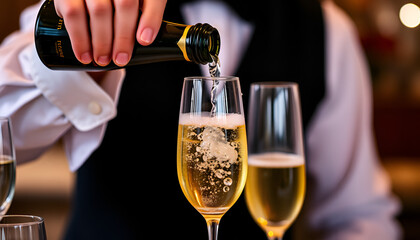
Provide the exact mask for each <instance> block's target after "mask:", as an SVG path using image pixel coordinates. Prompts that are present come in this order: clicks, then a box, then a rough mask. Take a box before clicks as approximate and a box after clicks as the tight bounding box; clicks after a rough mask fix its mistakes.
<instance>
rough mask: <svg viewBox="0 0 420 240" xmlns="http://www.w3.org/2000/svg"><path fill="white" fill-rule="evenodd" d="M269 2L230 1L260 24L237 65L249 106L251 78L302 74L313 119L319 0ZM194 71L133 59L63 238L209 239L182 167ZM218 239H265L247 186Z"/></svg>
mask: <svg viewBox="0 0 420 240" xmlns="http://www.w3.org/2000/svg"><path fill="white" fill-rule="evenodd" d="M175 2H176V3H175ZM269 2H270V4H274V5H276V6H274V5H273V6H270V5H264V6H260V5H262V4H260V5H259V7H258V8H255V9H254V11H250V10H249V9H246V8H243V7H241V6H240V4H238V3H242V4H243V1H237V0H232V1H230V2H229V4H231V6H232V7H233V8H234V9H237V11H238V13H239V14H240V15H241V16H243V17H245V18H247V19H248V20H250V21H253V22H254V24H255V26H256V30H255V34H254V37H253V38H252V41H251V43H250V46H249V48H248V50H247V53H246V54H245V56H244V58H243V60H242V62H241V65H240V67H239V70H238V72H237V74H236V75H237V76H238V77H239V78H240V82H241V88H242V93H243V101H244V109H247V105H248V104H247V103H248V96H249V87H250V84H251V83H252V82H258V81H292V82H297V83H298V84H299V88H300V94H301V105H302V118H303V123H304V128H306V126H307V125H308V123H309V122H310V120H311V117H312V115H313V113H314V111H315V110H316V107H317V106H318V104H319V102H320V101H321V100H322V98H323V96H324V88H325V73H324V68H325V66H324V63H325V56H324V52H325V47H324V26H323V18H322V13H321V8H320V4H319V3H318V2H317V1H316V0H300V1H295V0H293V1H291V0H281V1H276V0H273V1H269ZM179 4H180V2H179V1H168V4H167V7H166V12H165V16H164V18H165V19H166V20H169V21H173V22H183V19H182V18H181V15H180V12H179ZM260 8H261V9H260ZM264 11H266V12H264ZM263 13H266V14H263ZM257 14H260V15H264V16H266V17H264V18H262V17H256V16H257ZM270 14H271V16H270V19H271V21H267V16H269V15H270ZM247 16H248V17H247ZM291 18H293V19H291ZM221 47H222V48H223V42H222V45H221ZM222 66H223V63H222ZM194 75H195V76H198V75H201V73H200V71H199V67H198V66H197V65H195V64H192V63H188V62H163V63H155V64H147V65H141V66H137V67H131V68H128V69H127V76H126V79H125V80H124V83H123V86H122V90H121V94H120V100H119V103H118V115H117V117H116V118H114V119H113V120H111V121H110V122H109V123H108V126H107V130H106V133H105V136H104V139H103V142H102V144H101V146H100V147H99V148H98V149H97V150H96V151H95V152H94V153H93V154H92V155H91V156H90V158H89V159H88V160H87V161H86V162H85V163H84V165H83V166H82V167H81V168H80V169H79V170H78V171H77V180H76V185H75V192H74V199H73V205H72V213H71V216H70V221H69V226H68V230H67V233H66V236H65V239H72V240H83V239H89V240H92V239H100V240H106V239H151V238H153V239H169V238H176V239H183V240H187V239H194V240H197V239H207V228H206V223H205V220H204V218H203V217H202V216H201V215H200V214H199V213H198V212H197V211H196V210H195V209H194V208H193V207H192V206H191V205H190V204H189V202H188V201H187V199H186V198H185V197H184V195H183V193H182V191H181V188H180V186H179V183H178V178H177V171H176V147H177V130H178V114H179V105H180V98H181V91H182V82H183V78H184V77H185V76H194ZM307 160H308V161H310V159H307ZM307 197H308V196H307ZM309 197H310V196H309ZM219 239H222V240H223V239H225V240H226V239H231V240H233V239H266V237H265V234H264V232H263V231H262V230H261V229H260V228H259V227H258V226H257V224H256V223H255V222H254V221H253V220H252V218H251V216H250V214H249V213H248V211H247V209H246V205H245V201H244V198H243V196H241V198H240V199H239V200H238V201H237V203H236V204H235V205H234V206H233V207H232V208H231V209H230V210H229V211H228V212H227V213H226V214H225V216H223V218H222V220H221V222H220V228H219Z"/></svg>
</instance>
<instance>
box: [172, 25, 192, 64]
mask: <svg viewBox="0 0 420 240" xmlns="http://www.w3.org/2000/svg"><path fill="white" fill-rule="evenodd" d="M190 27H191V26H190V25H188V26H187V27H185V30H184V33H183V34H182V36H181V38H180V39H179V40H178V43H177V44H176V45H178V47H179V49H181V51H182V54H183V55H184V58H185V60H187V61H189V62H191V60H190V59H189V58H188V54H187V43H186V42H185V40H186V39H187V34H188V31H189V30H190Z"/></svg>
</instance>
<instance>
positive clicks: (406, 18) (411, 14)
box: [400, 3, 420, 28]
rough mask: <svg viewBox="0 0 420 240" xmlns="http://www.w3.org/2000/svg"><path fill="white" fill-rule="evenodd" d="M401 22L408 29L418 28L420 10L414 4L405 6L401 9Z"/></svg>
mask: <svg viewBox="0 0 420 240" xmlns="http://www.w3.org/2000/svg"><path fill="white" fill-rule="evenodd" d="M400 20H401V22H402V24H404V26H406V27H409V28H415V27H417V26H418V25H419V24H420V8H419V7H418V6H417V5H415V4H413V3H407V4H405V5H404V6H402V7H401V9H400Z"/></svg>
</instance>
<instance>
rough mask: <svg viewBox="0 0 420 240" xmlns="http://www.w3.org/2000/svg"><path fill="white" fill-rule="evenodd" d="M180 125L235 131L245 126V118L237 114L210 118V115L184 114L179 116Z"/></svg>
mask: <svg viewBox="0 0 420 240" xmlns="http://www.w3.org/2000/svg"><path fill="white" fill-rule="evenodd" d="M179 124H180V125H193V126H198V127H201V126H212V127H221V128H228V129H233V128H236V127H238V126H242V125H245V119H244V116H243V115H241V114H236V113H229V114H225V115H221V116H220V115H216V116H214V117H210V113H209V114H208V115H206V114H202V115H196V114H191V113H182V114H180V115H179Z"/></svg>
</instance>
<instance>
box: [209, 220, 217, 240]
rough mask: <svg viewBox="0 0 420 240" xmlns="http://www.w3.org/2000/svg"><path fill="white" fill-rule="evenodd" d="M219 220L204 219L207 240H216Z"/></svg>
mask: <svg viewBox="0 0 420 240" xmlns="http://www.w3.org/2000/svg"><path fill="white" fill-rule="evenodd" d="M219 221H220V219H214V218H213V219H206V222H207V230H208V232H209V240H217V233H218V231H219Z"/></svg>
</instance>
